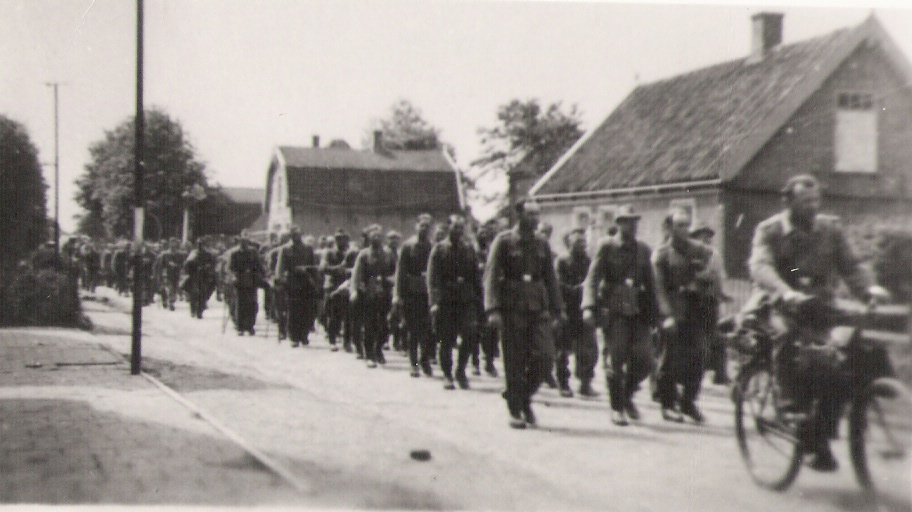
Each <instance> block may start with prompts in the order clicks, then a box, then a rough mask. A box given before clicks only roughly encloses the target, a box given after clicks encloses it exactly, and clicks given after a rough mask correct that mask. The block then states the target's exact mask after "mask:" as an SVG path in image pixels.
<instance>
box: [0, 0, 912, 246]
mask: <svg viewBox="0 0 912 512" xmlns="http://www.w3.org/2000/svg"><path fill="white" fill-rule="evenodd" d="M863 5H864V6H863V7H862V4H861V3H860V2H857V1H856V2H852V3H846V2H839V3H834V2H820V1H817V2H814V1H812V0H804V1H802V2H801V3H795V2H791V3H788V4H784V5H783V4H765V5H764V4H756V3H752V4H747V3H724V4H721V3H716V4H702V5H697V4H692V3H674V4H668V3H654V2H652V3H642V2H641V3H614V2H607V1H588V2H566V1H560V2H544V1H530V0H526V1H469V0H449V1H444V0H382V1H381V0H322V1H313V0H256V1H252V0H251V1H240V0H146V1H145V25H144V26H145V44H144V52H145V64H144V71H145V80H144V96H145V106H146V108H149V107H153V106H155V107H159V108H162V109H163V110H165V111H166V112H167V113H168V114H169V115H171V116H172V117H173V118H175V119H177V120H178V121H179V122H180V123H181V124H182V125H183V127H184V129H185V132H186V133H187V134H188V136H189V139H190V141H191V142H192V144H193V145H194V147H195V148H196V151H197V155H198V157H199V158H200V159H201V160H202V161H204V162H205V163H206V165H207V168H208V173H209V178H210V181H211V182H215V183H219V184H221V185H223V186H244V187H264V186H265V175H266V168H267V165H268V163H269V161H270V159H271V156H272V152H273V149H274V148H275V147H276V146H278V145H310V142H311V137H312V136H313V135H319V136H320V138H321V140H322V141H323V143H324V144H325V143H328V142H329V141H330V140H332V139H338V138H341V139H345V140H346V141H348V142H349V143H350V144H351V145H352V146H355V147H358V146H360V144H361V141H362V137H363V134H364V132H365V130H366V128H367V127H368V126H369V124H370V122H371V120H373V119H376V118H379V117H383V116H384V115H385V114H387V113H388V111H389V108H390V106H391V105H392V104H393V103H394V102H395V101H397V100H398V99H407V100H409V101H411V102H412V103H413V104H415V105H416V106H417V107H419V108H420V109H421V110H422V112H423V114H424V117H425V119H427V121H428V122H430V123H431V124H432V125H434V126H436V127H438V128H439V129H440V130H441V138H442V139H443V140H444V141H445V142H448V143H450V144H452V145H453V146H454V147H455V150H456V155H457V162H458V164H459V165H460V167H462V168H464V169H465V168H468V167H469V162H471V161H472V160H473V159H474V158H476V157H478V156H479V155H480V152H481V147H480V143H479V136H478V129H479V128H480V127H491V126H493V125H494V124H495V123H496V112H497V108H498V106H500V105H503V104H505V103H507V102H509V101H510V100H512V99H514V98H519V99H528V98H538V99H539V100H540V101H542V102H544V103H552V102H558V101H559V102H562V103H563V104H564V105H566V106H569V105H572V104H576V105H577V106H578V107H579V108H580V109H581V110H582V112H583V123H584V128H586V129H590V128H594V127H595V126H597V125H598V123H599V122H601V121H602V120H603V119H604V118H605V116H607V115H608V114H609V113H610V112H611V110H612V109H613V108H614V107H616V106H617V105H618V103H620V101H621V100H623V99H624V97H625V96H626V95H627V94H629V93H630V92H631V91H632V90H633V88H634V87H636V85H637V84H642V83H648V82H652V81H655V80H658V79H662V78H666V77H669V76H673V75H676V74H679V73H682V72H686V71H690V70H694V69H698V68H700V67H703V66H707V65H711V64H714V63H718V62H722V61H726V60H731V59H737V58H741V57H744V56H746V55H747V54H748V52H749V49H750V37H751V26H750V16H751V15H752V14H755V13H757V12H761V11H775V12H782V13H784V15H785V17H784V21H783V39H784V43H785V44H788V43H790V42H795V41H798V40H801V39H806V38H809V37H813V36H816V35H820V34H824V33H827V32H830V31H833V30H836V29H839V28H842V27H848V26H852V25H856V24H858V23H861V22H862V21H863V20H864V19H865V18H866V17H867V16H869V15H870V14H871V13H872V12H874V13H875V15H876V16H877V17H878V19H879V20H880V21H881V23H882V24H883V25H884V26H885V27H886V29H887V32H888V33H889V34H890V35H891V36H892V37H893V38H894V40H895V41H896V42H897V44H898V45H899V47H900V48H901V49H902V50H903V51H904V53H905V54H906V56H907V58H909V57H912V7H902V5H903V4H902V3H901V2H887V1H880V2H876V1H875V2H865V3H864V4H863ZM872 6H873V7H874V8H873V9H872ZM0 9H2V11H0V12H2V13H3V15H2V16H0V70H2V71H0V114H3V115H6V116H8V117H11V118H12V119H15V120H17V121H19V122H21V123H23V124H24V125H25V127H26V129H27V130H28V132H29V134H30V136H31V138H32V141H33V142H34V143H35V145H36V146H37V147H38V150H39V158H40V160H41V162H42V163H43V164H51V165H47V166H45V167H44V169H45V173H46V174H45V176H46V179H47V181H48V185H49V186H51V187H52V188H51V189H50V190H49V191H48V192H49V194H48V197H49V208H48V211H49V213H51V214H52V213H53V207H52V203H51V201H52V200H53V185H54V183H53V166H52V164H53V161H54V100H53V92H52V89H51V88H50V87H48V86H47V85H46V83H48V82H59V83H61V85H60V88H59V105H58V108H59V144H60V149H59V157H60V222H61V226H62V229H63V230H64V231H67V232H69V231H71V230H72V229H73V228H74V227H75V225H76V221H75V216H76V215H78V214H79V213H80V208H79V206H78V205H77V204H76V203H75V201H74V200H73V196H74V194H75V184H74V182H75V180H76V179H77V178H78V177H79V176H80V175H81V174H82V173H83V172H84V166H85V164H86V163H87V161H88V159H89V153H88V148H89V146H90V145H91V144H92V143H94V142H96V141H99V140H101V139H102V138H103V137H104V133H105V131H106V130H111V129H113V128H114V127H116V126H117V125H118V124H120V123H122V122H124V121H126V120H127V119H129V118H130V117H131V116H132V115H133V114H134V113H135V108H136V106H135V90H136V89H135V87H136V11H135V9H136V3H135V2H132V1H127V0H0ZM488 186H496V185H493V184H491V185H488ZM474 206H475V213H476V214H478V215H480V216H481V217H482V218H483V217H484V216H485V215H486V214H487V213H490V210H489V209H486V208H485V207H484V206H483V205H474Z"/></svg>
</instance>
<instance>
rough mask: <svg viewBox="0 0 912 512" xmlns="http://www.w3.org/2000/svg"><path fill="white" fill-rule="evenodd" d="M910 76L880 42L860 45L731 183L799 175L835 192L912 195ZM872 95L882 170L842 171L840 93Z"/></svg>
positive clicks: (773, 182) (760, 187)
mask: <svg viewBox="0 0 912 512" xmlns="http://www.w3.org/2000/svg"><path fill="white" fill-rule="evenodd" d="M908 83H909V79H908V78H907V77H906V76H905V72H904V70H903V69H902V68H901V67H898V66H897V64H896V61H895V59H893V58H892V57H891V55H890V53H889V52H888V51H886V50H885V47H884V45H883V43H882V40H880V39H873V38H872V39H870V40H869V42H866V43H863V44H860V45H858V46H857V47H856V48H855V49H854V51H853V52H852V53H851V54H850V55H849V56H847V57H846V58H845V59H844V60H843V61H842V63H841V64H840V65H839V66H838V68H837V69H836V70H834V72H833V73H832V74H831V75H829V77H828V78H827V80H826V81H824V82H823V84H822V85H821V86H820V87H819V88H818V89H817V90H816V91H815V92H814V93H813V94H812V95H810V97H808V98H807V100H806V101H805V102H804V104H802V105H801V106H800V107H799V108H798V109H797V110H796V111H795V112H794V113H793V114H792V115H791V116H790V117H789V119H788V120H787V121H786V122H784V123H783V124H782V125H781V126H780V127H779V128H778V129H777V130H776V132H775V134H774V135H773V136H772V137H771V138H770V139H769V140H768V141H767V143H766V144H765V145H764V146H763V147H762V148H761V149H760V150H759V151H758V152H757V153H756V154H755V155H754V157H753V158H752V159H751V160H750V161H748V162H747V163H746V165H744V166H743V168H742V170H741V172H740V173H738V174H737V175H736V176H734V177H733V179H732V180H731V181H730V183H729V185H728V187H729V188H732V189H738V190H755V191H766V192H773V193H774V192H776V191H778V190H779V188H780V187H781V186H782V183H784V182H785V180H786V179H787V178H788V177H790V176H794V175H796V174H802V173H810V174H813V175H815V176H816V177H817V178H818V179H820V181H821V183H822V184H823V185H824V187H825V190H826V194H827V196H831V197H855V198H882V199H900V198H909V197H910V196H912V193H910V192H912V144H910V142H912V94H909V92H908V89H907V84H908ZM846 93H855V94H859V93H860V94H864V95H870V97H871V98H872V99H873V104H872V115H874V116H876V148H875V149H874V151H875V154H876V162H877V166H876V169H875V170H874V172H841V171H838V170H836V169H837V164H836V155H837V152H838V150H837V147H836V144H837V136H836V133H837V124H838V120H837V110H838V102H839V96H840V94H846Z"/></svg>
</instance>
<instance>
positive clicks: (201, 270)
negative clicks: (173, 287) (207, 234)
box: [180, 238, 218, 318]
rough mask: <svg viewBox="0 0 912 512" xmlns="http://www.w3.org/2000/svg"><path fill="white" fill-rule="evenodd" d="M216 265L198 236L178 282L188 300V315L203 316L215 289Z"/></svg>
mask: <svg viewBox="0 0 912 512" xmlns="http://www.w3.org/2000/svg"><path fill="white" fill-rule="evenodd" d="M217 265H218V262H217V260H216V258H215V255H214V254H212V253H211V252H209V251H208V250H206V244H205V242H204V241H203V239H202V238H198V239H197V240H196V248H195V249H194V250H193V251H191V252H190V254H189V255H188V256H187V259H186V260H184V265H183V275H182V277H181V283H180V288H181V289H182V290H183V291H184V293H186V294H187V300H188V301H189V302H190V316H191V317H193V318H203V311H205V310H206V303H207V302H208V301H209V297H211V296H212V292H213V291H215V284H216V267H217Z"/></svg>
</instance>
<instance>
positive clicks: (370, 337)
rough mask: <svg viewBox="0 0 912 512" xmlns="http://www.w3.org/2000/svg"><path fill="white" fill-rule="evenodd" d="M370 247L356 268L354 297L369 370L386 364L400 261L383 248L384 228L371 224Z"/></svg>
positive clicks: (352, 299)
mask: <svg viewBox="0 0 912 512" xmlns="http://www.w3.org/2000/svg"><path fill="white" fill-rule="evenodd" d="M365 233H366V234H367V237H368V245H367V247H365V248H364V249H361V252H359V253H358V258H357V259H356V260H355V268H354V269H352V278H351V283H350V296H351V301H352V304H353V307H355V308H357V309H358V312H357V314H358V315H359V316H360V319H361V321H362V322H363V327H364V338H363V343H364V358H365V359H367V367H368V368H376V367H377V364H378V363H379V364H385V363H386V358H385V357H384V356H383V341H384V340H383V333H384V332H385V331H386V329H385V328H384V326H385V324H386V316H387V314H388V313H389V308H390V305H391V303H392V290H393V279H394V275H395V271H396V262H395V258H394V257H393V254H392V253H391V252H390V251H389V249H387V248H386V247H385V246H384V245H383V232H382V228H381V227H380V226H379V225H377V224H374V225H371V226H370V227H368V228H367V229H366V230H365Z"/></svg>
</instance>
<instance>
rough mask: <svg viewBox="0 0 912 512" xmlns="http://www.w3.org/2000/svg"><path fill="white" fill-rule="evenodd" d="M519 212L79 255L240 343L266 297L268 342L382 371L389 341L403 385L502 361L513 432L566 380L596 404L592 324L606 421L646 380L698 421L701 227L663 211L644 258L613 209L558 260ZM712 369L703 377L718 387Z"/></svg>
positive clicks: (709, 273) (617, 418)
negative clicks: (540, 398)
mask: <svg viewBox="0 0 912 512" xmlns="http://www.w3.org/2000/svg"><path fill="white" fill-rule="evenodd" d="M516 214H517V216H518V222H517V223H516V225H515V226H514V227H513V228H511V229H505V227H504V226H502V225H500V224H498V223H495V222H489V223H487V224H485V225H483V226H481V227H480V229H478V230H477V233H475V234H474V235H475V236H472V235H473V234H472V233H471V232H469V231H470V230H468V229H467V223H466V220H465V218H464V217H462V216H460V215H452V216H450V217H449V218H448V219H446V220H445V221H443V222H438V223H437V224H436V225H435V224H434V219H433V218H432V217H431V216H430V215H428V214H422V215H420V216H419V217H418V219H417V223H416V230H415V231H416V234H415V235H414V236H413V237H411V238H409V239H408V240H406V241H405V242H404V243H400V242H401V236H400V235H399V234H398V233H396V232H389V233H387V234H386V235H384V233H383V230H382V228H381V227H380V226H379V225H376V224H374V225H371V226H369V227H367V228H365V229H364V230H363V231H362V233H361V234H362V241H361V244H360V248H359V247H353V244H352V243H351V241H350V239H349V237H348V235H347V234H346V233H345V232H344V231H342V230H339V231H337V232H336V233H335V234H334V235H333V236H332V237H323V238H321V239H320V240H319V243H317V241H316V240H315V239H314V238H313V237H303V236H302V234H301V232H300V230H299V229H297V228H294V227H293V228H292V229H290V230H289V231H288V232H287V233H284V234H282V235H281V236H279V237H276V236H274V237H271V238H270V239H269V240H268V242H267V243H265V244H263V245H262V246H260V245H258V244H256V243H255V242H254V241H253V240H252V239H251V238H250V237H249V236H247V234H246V233H242V234H241V236H239V237H237V238H236V239H234V240H233V241H232V242H231V243H230V244H227V245H229V247H226V246H225V244H223V243H222V242H220V241H217V242H213V241H212V240H210V239H208V238H205V237H204V238H201V239H200V240H198V241H197V243H196V245H195V247H194V248H192V251H191V250H188V249H190V248H182V247H181V246H180V244H179V243H178V242H177V240H171V241H170V242H168V243H166V244H163V245H162V246H157V245H152V244H132V245H131V244H128V243H126V242H123V241H122V242H120V243H114V244H109V245H107V246H104V247H102V248H101V249H100V250H98V249H95V247H94V246H93V245H91V244H89V243H86V244H84V246H83V247H82V249H83V250H82V251H81V252H80V253H79V254H80V255H81V258H82V260H83V263H84V272H83V280H84V282H85V283H88V284H87V286H92V283H96V282H98V281H99V280H102V279H104V280H106V281H105V282H106V283H107V284H109V285H112V286H113V287H114V288H115V289H117V290H118V292H120V293H121V294H128V293H129V291H130V290H129V289H130V287H129V284H130V273H131V269H132V268H135V266H136V265H146V266H147V267H148V268H144V270H145V271H144V272H143V275H145V276H148V279H147V280H148V285H147V286H143V293H144V296H143V298H144V301H146V302H147V303H149V302H150V301H151V297H152V294H153V293H154V292H155V291H159V292H160V293H161V297H162V302H161V303H162V307H164V308H166V309H169V310H173V309H175V303H176V302H177V301H178V300H179V297H180V296H181V294H182V295H183V296H184V297H185V298H186V300H187V301H188V302H189V303H190V314H191V316H193V317H194V318H202V316H203V312H204V311H205V310H206V307H207V301H208V300H209V299H210V298H211V296H212V294H213V293H215V294H216V297H217V299H220V300H223V301H224V302H225V306H226V307H225V310H226V312H227V314H226V315H225V317H224V319H223V330H224V328H225V326H226V324H227V321H228V319H229V318H230V320H231V322H232V324H233V327H234V330H235V331H236V333H237V334H238V335H239V336H243V335H246V334H249V335H254V334H255V333H256V331H255V325H256V317H257V312H258V308H259V304H258V297H259V293H260V292H259V290H260V289H262V290H263V297H264V310H265V317H266V318H267V321H274V322H275V323H276V324H277V327H278V328H277V333H276V336H277V339H278V341H279V342H282V341H284V340H289V341H290V344H291V346H292V347H300V346H306V345H309V344H310V341H311V339H310V338H311V337H310V334H311V333H312V332H314V331H315V329H316V328H317V326H318V325H320V326H322V328H323V330H324V331H325V334H326V340H327V342H328V343H329V346H330V347H331V350H333V351H338V350H339V345H341V348H342V349H344V351H345V352H350V353H351V352H354V353H355V355H356V356H357V357H358V358H359V359H362V360H364V361H365V363H366V365H367V367H368V368H376V367H378V365H383V364H385V363H386V357H385V355H384V351H385V350H388V344H389V341H390V337H391V336H392V338H393V340H392V347H393V349H394V350H397V351H401V352H403V353H404V354H405V355H407V357H408V360H409V363H410V370H411V371H410V375H411V376H412V377H416V378H417V377H420V376H421V375H422V374H424V375H425V376H428V377H431V376H433V375H434V369H433V366H434V365H439V370H440V372H441V373H442V377H443V386H444V388H445V389H448V390H450V389H456V388H457V387H458V388H461V389H469V388H470V382H469V377H468V369H469V363H470V362H471V363H472V367H473V372H472V373H473V375H476V376H477V375H480V374H481V363H482V360H483V361H484V370H485V371H486V372H487V373H488V374H489V375H490V376H492V377H496V376H498V372H497V368H496V366H495V364H494V361H495V359H496V358H497V357H499V356H500V357H502V358H503V370H504V374H505V375H504V378H505V389H504V392H503V397H504V399H505V401H506V405H507V412H508V414H509V425H510V426H511V427H513V428H526V427H530V426H535V425H536V416H535V413H534V411H533V410H532V397H533V396H534V395H535V393H536V392H537V390H538V389H539V387H540V386H541V385H542V384H544V383H549V382H550V383H552V384H553V386H554V387H556V388H558V389H559V393H560V395H561V396H563V397H572V396H574V392H573V390H572V388H571V386H570V379H571V376H572V375H573V374H574V373H575V375H576V378H577V379H578V381H579V387H578V392H579V394H580V395H582V396H583V397H594V396H597V395H598V393H597V392H596V391H595V389H594V388H593V385H592V382H593V380H594V378H595V368H596V365H597V362H598V359H599V348H598V347H599V344H598V341H597V335H596V334H597V330H600V331H601V334H602V338H603V339H604V343H603V347H604V348H603V350H602V356H603V361H604V363H603V364H604V368H605V373H606V387H607V392H608V399H609V402H610V406H611V411H612V413H611V419H612V421H613V422H614V423H615V424H616V425H619V426H624V425H628V424H629V421H628V420H638V419H639V418H640V412H639V411H638V409H637V407H636V406H635V405H634V401H633V398H634V396H635V393H636V392H637V391H638V390H639V389H640V388H641V386H642V385H643V384H644V382H645V381H646V379H647V378H648V377H650V376H653V381H654V388H655V389H654V399H655V400H656V401H657V402H659V403H660V404H661V414H662V418H664V419H665V420H668V421H673V422H681V421H683V418H682V414H683V415H686V416H688V417H690V418H692V419H693V421H694V422H696V423H701V422H702V421H703V415H702V413H701V412H700V411H699V409H698V408H697V406H696V402H697V399H698V395H699V391H700V382H701V380H702V376H703V370H704V366H705V364H704V363H705V361H706V358H707V347H709V346H710V345H711V344H712V343H711V341H712V332H713V331H714V328H713V325H712V323H710V322H708V321H707V320H706V319H707V318H712V319H715V318H716V316H715V314H716V312H715V311H714V308H717V307H718V302H719V301H720V300H724V299H725V297H724V294H721V287H720V285H719V281H718V280H719V277H720V276H719V275H718V274H719V270H718V266H717V259H718V258H716V257H715V253H714V252H713V250H712V249H711V248H710V246H709V245H708V244H707V243H705V242H704V241H699V240H697V239H696V238H694V237H693V236H691V235H696V234H697V233H691V232H690V231H689V228H690V225H691V224H692V220H693V219H691V218H690V215H689V213H688V212H687V211H685V210H679V211H674V212H672V213H671V214H669V216H668V217H667V218H666V223H665V226H664V227H665V228H666V232H667V237H666V239H665V241H663V242H662V244H661V245H660V246H659V247H658V248H657V249H656V250H655V251H653V250H652V249H651V248H650V247H649V246H648V245H646V244H645V243H643V242H642V241H640V240H638V239H637V227H638V221H639V218H640V217H639V216H638V215H637V214H636V213H635V212H634V211H633V210H632V208H629V207H624V208H621V209H620V211H619V212H618V214H617V215H616V219H615V220H616V222H615V224H616V225H615V226H613V227H612V228H613V229H612V232H611V235H610V236H608V237H607V238H606V239H604V240H603V241H602V242H601V243H600V244H599V246H598V248H597V249H596V250H595V251H594V257H592V258H590V255H589V254H590V253H589V248H588V247H587V233H586V231H585V230H583V229H575V230H571V231H570V232H568V233H564V234H563V244H564V248H565V249H566V253H565V254H564V255H562V256H560V257H555V255H554V252H553V250H552V246H551V243H550V240H549V239H550V237H551V232H552V229H551V227H550V226H548V225H546V224H544V223H541V222H540V221H539V220H540V219H539V218H540V206H539V205H538V204H536V203H535V202H531V201H529V202H524V203H520V204H519V205H518V206H517V211H516ZM707 231H710V234H711V230H708V228H703V229H702V231H701V232H700V233H699V234H700V235H702V236H706V235H707V233H706V232H707ZM315 246H316V247H315ZM93 252H95V253H96V254H95V256H93V255H92V253H93ZM96 262H97V264H96ZM317 320H319V322H317ZM713 322H714V320H713ZM454 351H455V352H456V354H455V358H454ZM723 352H724V350H723ZM571 357H572V358H573V359H574V360H575V365H574V366H575V368H574V372H571V367H570V360H571ZM716 359H719V358H716ZM714 360H715V359H714ZM720 360H721V363H716V364H715V365H714V368H713V369H714V370H715V372H716V379H717V382H725V381H726V380H727V375H725V369H724V358H721V359H720ZM656 363H658V364H656ZM555 375H556V379H555ZM679 387H681V388H682V389H681V390H679V389H678V388H679Z"/></svg>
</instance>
